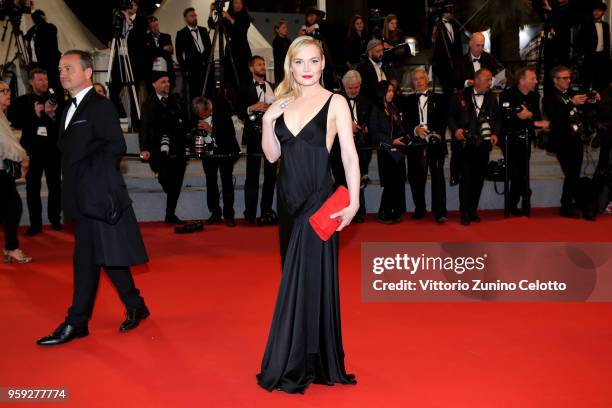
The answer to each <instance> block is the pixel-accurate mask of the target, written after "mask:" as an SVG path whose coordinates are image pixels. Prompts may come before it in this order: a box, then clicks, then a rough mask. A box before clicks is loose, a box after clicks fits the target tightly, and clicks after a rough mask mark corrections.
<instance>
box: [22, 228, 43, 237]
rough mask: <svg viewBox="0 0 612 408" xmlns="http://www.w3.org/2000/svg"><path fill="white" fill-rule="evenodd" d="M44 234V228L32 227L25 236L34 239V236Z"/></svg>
mask: <svg viewBox="0 0 612 408" xmlns="http://www.w3.org/2000/svg"><path fill="white" fill-rule="evenodd" d="M41 232H42V227H38V226H36V227H30V228H28V229H27V231H26V232H25V236H26V237H33V236H34V235H38V234H40V233H41Z"/></svg>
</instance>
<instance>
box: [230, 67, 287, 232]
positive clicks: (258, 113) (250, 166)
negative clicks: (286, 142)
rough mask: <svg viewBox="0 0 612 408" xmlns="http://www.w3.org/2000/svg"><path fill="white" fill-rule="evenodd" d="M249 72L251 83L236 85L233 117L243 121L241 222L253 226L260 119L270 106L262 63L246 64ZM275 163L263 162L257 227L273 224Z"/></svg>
mask: <svg viewBox="0 0 612 408" xmlns="http://www.w3.org/2000/svg"><path fill="white" fill-rule="evenodd" d="M249 69H250V70H251V75H252V77H253V79H252V80H251V81H248V82H243V83H241V84H240V88H239V90H238V95H237V109H236V114H237V115H238V117H239V118H240V119H241V120H242V121H244V130H243V133H242V144H243V145H246V147H247V154H248V156H247V165H246V180H245V182H244V206H245V210H244V221H245V222H246V223H247V224H253V223H254V222H255V221H256V217H257V201H258V199H259V172H260V169H261V159H262V157H263V156H262V154H263V151H262V150H261V118H262V116H263V114H264V113H265V111H266V110H268V107H269V106H270V105H271V104H272V102H274V91H273V89H272V85H271V84H270V83H269V82H268V81H266V80H265V78H266V61H265V60H264V59H263V58H262V57H260V56H258V55H255V56H253V57H252V58H251V59H250V60H249ZM277 168H278V162H275V163H270V162H269V161H267V160H264V182H263V187H262V191H261V204H260V209H261V210H260V211H261V217H260V218H258V219H257V224H258V225H269V224H274V223H275V222H276V220H277V217H276V212H275V211H274V210H273V209H272V201H273V199H274V186H275V185H276V172H277Z"/></svg>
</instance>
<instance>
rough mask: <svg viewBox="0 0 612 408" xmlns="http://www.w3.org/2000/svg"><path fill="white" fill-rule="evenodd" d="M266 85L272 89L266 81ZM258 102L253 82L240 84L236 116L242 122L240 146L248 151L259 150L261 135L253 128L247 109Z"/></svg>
mask: <svg viewBox="0 0 612 408" xmlns="http://www.w3.org/2000/svg"><path fill="white" fill-rule="evenodd" d="M266 83H267V84H268V85H270V86H271V87H272V89H274V87H273V86H272V84H271V83H269V82H268V81H266ZM258 101H259V98H258V97H257V89H256V87H255V83H254V82H253V80H250V81H247V82H242V83H241V84H240V88H239V89H238V95H237V98H236V115H237V116H238V118H239V119H240V120H242V121H243V122H244V130H243V131H242V144H243V145H245V146H247V147H248V148H250V149H253V148H254V149H256V150H257V151H260V150H261V133H258V132H256V131H255V129H254V128H253V123H252V122H251V120H250V119H249V115H248V113H247V108H248V107H249V106H251V105H253V104H255V103H257V102H258Z"/></svg>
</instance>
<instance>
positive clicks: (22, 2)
mask: <svg viewBox="0 0 612 408" xmlns="http://www.w3.org/2000/svg"><path fill="white" fill-rule="evenodd" d="M31 12H32V4H31V1H30V0H0V20H4V19H6V18H7V17H8V19H9V20H10V21H11V22H12V23H13V25H14V24H15V23H21V16H23V15H24V14H30V13H31Z"/></svg>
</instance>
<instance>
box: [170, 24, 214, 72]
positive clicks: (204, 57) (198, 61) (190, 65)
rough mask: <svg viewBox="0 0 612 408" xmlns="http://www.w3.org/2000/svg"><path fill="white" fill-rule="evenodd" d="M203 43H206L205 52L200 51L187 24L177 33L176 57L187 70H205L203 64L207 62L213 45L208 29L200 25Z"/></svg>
mask: <svg viewBox="0 0 612 408" xmlns="http://www.w3.org/2000/svg"><path fill="white" fill-rule="evenodd" d="M198 30H199V34H200V37H201V38H202V43H203V44H204V52H203V53H200V52H198V48H197V46H196V43H195V41H194V39H193V36H192V35H191V31H189V27H187V26H185V27H183V28H182V29H181V30H179V31H178V32H177V33H176V47H175V51H176V59H177V60H178V63H179V65H180V66H181V68H183V69H184V70H187V71H196V72H197V71H200V70H203V69H204V68H203V64H206V63H207V61H208V57H209V56H210V50H211V48H212V45H211V43H210V38H209V37H208V30H207V29H206V28H204V27H201V26H198Z"/></svg>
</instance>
